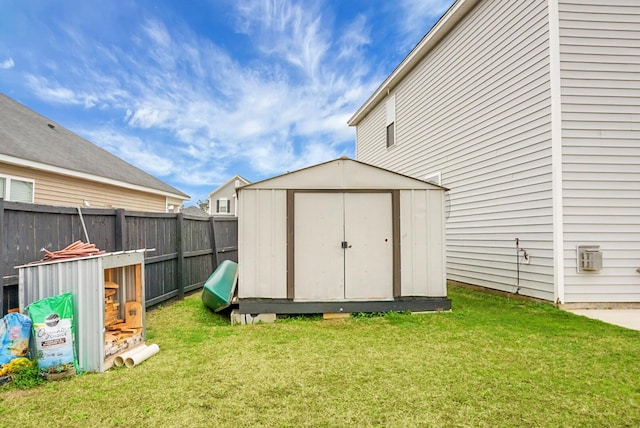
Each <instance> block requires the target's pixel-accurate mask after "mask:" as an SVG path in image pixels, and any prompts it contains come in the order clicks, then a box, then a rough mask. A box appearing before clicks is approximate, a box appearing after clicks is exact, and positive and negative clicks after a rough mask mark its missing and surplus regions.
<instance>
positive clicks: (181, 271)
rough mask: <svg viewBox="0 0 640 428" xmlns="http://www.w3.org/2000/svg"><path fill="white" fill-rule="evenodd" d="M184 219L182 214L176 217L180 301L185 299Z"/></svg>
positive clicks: (177, 274)
mask: <svg viewBox="0 0 640 428" xmlns="http://www.w3.org/2000/svg"><path fill="white" fill-rule="evenodd" d="M183 217H184V215H183V214H182V213H178V214H177V215H176V246H177V247H178V248H177V257H178V260H177V264H178V265H177V267H176V276H177V277H178V278H177V280H178V299H182V298H184V283H185V281H184V248H183V246H184V240H183V236H182V234H183V228H182V226H183Z"/></svg>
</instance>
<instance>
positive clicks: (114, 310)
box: [104, 281, 142, 356]
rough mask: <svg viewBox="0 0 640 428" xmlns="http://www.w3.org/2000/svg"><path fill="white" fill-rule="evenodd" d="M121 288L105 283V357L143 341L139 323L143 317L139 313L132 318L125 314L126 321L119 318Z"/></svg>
mask: <svg viewBox="0 0 640 428" xmlns="http://www.w3.org/2000/svg"><path fill="white" fill-rule="evenodd" d="M119 288H120V285H118V284H116V283H115V282H112V281H105V282H104V326H105V330H106V331H105V337H104V342H105V356H109V355H114V354H117V353H119V352H121V351H123V350H124V349H127V348H131V347H133V346H135V345H136V344H138V343H140V342H141V341H142V324H141V322H140V321H139V317H140V316H141V315H138V313H139V311H138V312H136V313H135V315H136V317H133V318H132V317H131V316H130V315H129V313H127V314H125V315H126V316H125V319H122V318H119V314H120V309H119V306H120V303H118V301H117V300H118V299H117V297H116V296H117V293H118V289H119ZM132 303H133V302H127V306H131V305H132ZM134 306H135V305H134ZM127 309H129V308H127Z"/></svg>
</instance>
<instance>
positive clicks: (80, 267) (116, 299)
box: [16, 250, 145, 372]
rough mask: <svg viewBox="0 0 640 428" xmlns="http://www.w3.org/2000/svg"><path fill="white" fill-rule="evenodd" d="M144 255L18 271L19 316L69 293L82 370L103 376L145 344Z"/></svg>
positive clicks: (71, 261) (126, 254)
mask: <svg viewBox="0 0 640 428" xmlns="http://www.w3.org/2000/svg"><path fill="white" fill-rule="evenodd" d="M144 252H145V250H136V251H125V252H116V253H107V254H100V255H96V256H91V257H83V258H72V259H63V260H56V261H50V262H36V263H31V264H27V265H23V266H17V267H16V268H17V269H18V272H19V283H18V295H19V303H20V312H24V309H25V307H26V306H28V305H29V304H31V303H33V302H35V301H38V300H41V299H44V298H47V297H53V296H57V295H60V294H63V293H68V292H71V293H72V295H73V317H74V328H75V347H76V355H77V356H78V363H79V365H80V369H82V370H83V371H89V372H102V371H105V370H107V369H109V368H110V367H111V365H112V364H113V360H114V359H115V357H116V356H117V355H119V354H121V353H122V352H124V351H127V350H128V349H130V348H133V347H135V346H137V345H138V344H140V343H142V342H143V341H144V314H145V309H144V302H145V297H144Z"/></svg>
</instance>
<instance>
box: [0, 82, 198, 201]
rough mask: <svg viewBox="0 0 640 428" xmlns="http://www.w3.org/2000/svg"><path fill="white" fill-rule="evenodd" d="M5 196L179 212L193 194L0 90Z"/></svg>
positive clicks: (0, 167) (0, 182)
mask: <svg viewBox="0 0 640 428" xmlns="http://www.w3.org/2000/svg"><path fill="white" fill-rule="evenodd" d="M0 198H3V199H5V200H9V201H17V202H28V203H36V204H46V205H55V206H71V207H76V206H81V207H93V208H105V207H106V208H124V209H128V210H134V211H147V212H171V211H176V212H177V211H179V209H180V207H181V206H182V204H183V202H184V201H186V200H188V199H189V196H188V195H186V194H184V193H182V192H181V191H179V190H177V189H175V188H174V187H172V186H170V185H168V184H166V183H164V182H162V181H160V180H158V179H157V178H155V177H153V176H151V175H149V174H147V173H146V172H144V171H142V170H140V169H138V168H136V167H134V166H133V165H131V164H129V163H127V162H125V161H123V160H122V159H120V158H118V157H116V156H114V155H112V154H111V153H109V152H107V151H106V150H103V149H101V148H100V147H98V146H96V145H94V144H92V143H91V142H89V141H87V140H85V139H84V138H82V137H80V136H78V135H76V134H74V133H73V132H71V131H69V130H67V129H65V128H64V127H62V126H60V125H59V124H57V123H55V122H53V121H52V120H50V119H47V118H45V117H43V116H41V115H39V114H38V113H36V112H34V111H32V110H30V109H28V108H27V107H25V106H23V105H21V104H19V103H17V102H16V101H14V100H12V99H11V98H9V97H7V96H6V95H4V94H0Z"/></svg>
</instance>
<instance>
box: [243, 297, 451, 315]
mask: <svg viewBox="0 0 640 428" xmlns="http://www.w3.org/2000/svg"><path fill="white" fill-rule="evenodd" d="M448 310H451V300H450V299H448V298H447V297H401V298H397V299H396V300H387V301H377V300H376V301H358V302H353V301H351V302H295V301H292V300H287V299H240V301H239V304H238V312H239V313H241V314H262V313H272V314H322V313H352V312H391V311H395V312H404V311H411V312H436V311H448Z"/></svg>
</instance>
